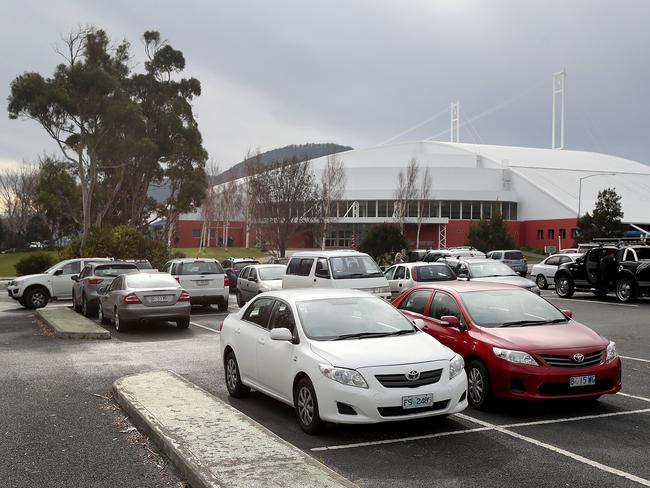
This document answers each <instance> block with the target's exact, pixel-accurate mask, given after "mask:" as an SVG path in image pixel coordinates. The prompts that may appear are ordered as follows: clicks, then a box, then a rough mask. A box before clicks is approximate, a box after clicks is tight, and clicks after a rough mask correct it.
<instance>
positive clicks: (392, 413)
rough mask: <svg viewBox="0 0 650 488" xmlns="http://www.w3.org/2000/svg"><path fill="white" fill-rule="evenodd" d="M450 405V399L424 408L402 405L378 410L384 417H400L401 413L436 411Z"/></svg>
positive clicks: (411, 413)
mask: <svg viewBox="0 0 650 488" xmlns="http://www.w3.org/2000/svg"><path fill="white" fill-rule="evenodd" d="M448 405H449V400H441V401H439V402H435V403H434V404H433V405H431V406H430V407H422V408H402V407H378V408H377V411H378V412H379V415H381V416H382V417H399V416H400V415H413V414H416V413H422V412H435V411H436V410H444V409H446V408H447V406H448Z"/></svg>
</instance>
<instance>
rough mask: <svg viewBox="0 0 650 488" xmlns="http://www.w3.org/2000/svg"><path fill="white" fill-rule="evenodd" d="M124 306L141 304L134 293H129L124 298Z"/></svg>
mask: <svg viewBox="0 0 650 488" xmlns="http://www.w3.org/2000/svg"><path fill="white" fill-rule="evenodd" d="M123 301H124V304H125V305H142V302H141V301H140V299H139V298H138V295H136V294H135V293H129V294H128V295H127V296H125V297H124V300H123Z"/></svg>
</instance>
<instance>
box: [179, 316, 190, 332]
mask: <svg viewBox="0 0 650 488" xmlns="http://www.w3.org/2000/svg"><path fill="white" fill-rule="evenodd" d="M189 326H190V319H187V318H185V319H178V320H177V321H176V327H178V328H179V329H187V328H188V327H189Z"/></svg>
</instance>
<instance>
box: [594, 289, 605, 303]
mask: <svg viewBox="0 0 650 488" xmlns="http://www.w3.org/2000/svg"><path fill="white" fill-rule="evenodd" d="M607 293H608V290H607V288H604V289H602V288H601V289H598V290H595V291H594V295H596V298H598V300H605V299H606V298H607Z"/></svg>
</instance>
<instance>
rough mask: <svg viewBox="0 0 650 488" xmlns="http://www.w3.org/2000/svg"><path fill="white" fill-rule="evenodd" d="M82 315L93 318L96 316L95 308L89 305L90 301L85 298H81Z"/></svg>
mask: <svg viewBox="0 0 650 488" xmlns="http://www.w3.org/2000/svg"><path fill="white" fill-rule="evenodd" d="M81 313H82V315H83V316H84V317H88V318H90V317H93V316H94V315H95V307H93V306H92V305H91V304H90V303H88V299H87V298H86V297H85V296H84V297H82V298H81Z"/></svg>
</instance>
